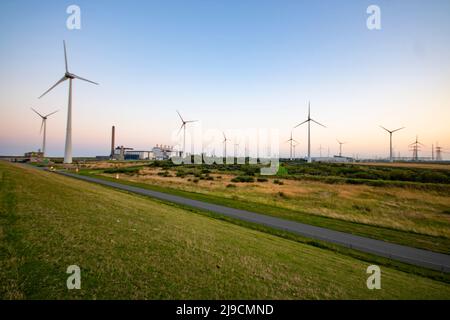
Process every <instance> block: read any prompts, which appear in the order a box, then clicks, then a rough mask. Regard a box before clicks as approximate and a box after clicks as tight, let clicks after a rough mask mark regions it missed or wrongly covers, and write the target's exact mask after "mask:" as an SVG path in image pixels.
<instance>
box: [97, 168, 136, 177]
mask: <svg viewBox="0 0 450 320" xmlns="http://www.w3.org/2000/svg"><path fill="white" fill-rule="evenodd" d="M140 169H141V168H140V167H128V168H126V167H125V168H111V169H106V170H105V171H103V172H104V173H125V174H130V175H131V174H134V173H139V170H140Z"/></svg>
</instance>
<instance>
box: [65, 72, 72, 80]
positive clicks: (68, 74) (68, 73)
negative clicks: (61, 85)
mask: <svg viewBox="0 0 450 320" xmlns="http://www.w3.org/2000/svg"><path fill="white" fill-rule="evenodd" d="M64 76H65V77H66V78H67V79H75V76H74V75H73V74H71V73H70V72H66V73H65V74H64Z"/></svg>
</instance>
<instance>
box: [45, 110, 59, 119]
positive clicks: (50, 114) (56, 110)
mask: <svg viewBox="0 0 450 320" xmlns="http://www.w3.org/2000/svg"><path fill="white" fill-rule="evenodd" d="M58 111H59V110H56V111H53V112H52V113H49V114H48V115H46V116H45V117H46V118H47V117H50V116H51V115H52V114H55V113H57V112H58Z"/></svg>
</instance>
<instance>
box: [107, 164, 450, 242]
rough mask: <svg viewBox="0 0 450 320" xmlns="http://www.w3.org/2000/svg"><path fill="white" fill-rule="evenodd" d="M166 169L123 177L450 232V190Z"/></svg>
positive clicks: (429, 232) (425, 231)
mask: <svg viewBox="0 0 450 320" xmlns="http://www.w3.org/2000/svg"><path fill="white" fill-rule="evenodd" d="M161 171H162V170H161V169H155V168H144V169H142V170H141V171H140V172H139V175H132V176H128V175H120V178H121V179H126V180H130V181H134V182H143V183H148V184H151V185H158V186H164V187H170V188H175V189H179V190H184V191H191V192H197V193H202V194H209V195H216V196H220V197H225V198H232V199H235V200H242V201H251V202H255V203H260V204H266V205H271V206H277V207H280V208H286V209H290V210H294V211H302V212H308V213H310V214H313V215H319V216H325V217H331V218H335V219H340V220H345V221H351V222H358V223H364V224H369V225H374V226H381V227H388V228H394V229H398V230H402V231H408V232H410V231H413V232H415V233H421V234H424V235H430V236H441V237H446V238H450V214H449V213H450V196H444V195H442V194H439V193H436V192H433V191H424V190H416V189H405V188H399V187H389V188H381V187H374V186H367V185H346V184H326V183H322V182H315V181H296V180H283V182H284V185H278V184H274V183H272V179H269V181H268V182H264V183H256V182H255V183H237V184H235V185H236V186H237V188H226V185H228V184H230V183H232V182H231V179H232V178H233V177H234V175H227V174H220V176H221V177H222V178H221V179H217V176H219V174H210V175H211V176H213V177H214V178H215V179H214V180H213V181H208V180H199V181H198V182H197V183H194V182H193V177H190V178H191V181H188V177H185V178H180V177H175V173H174V172H171V175H172V177H162V176H159V175H158V172H161ZM109 176H112V175H109ZM280 192H282V193H283V194H284V196H283V197H280Z"/></svg>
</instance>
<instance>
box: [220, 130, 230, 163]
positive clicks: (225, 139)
mask: <svg viewBox="0 0 450 320" xmlns="http://www.w3.org/2000/svg"><path fill="white" fill-rule="evenodd" d="M222 134H223V141H222V142H223V156H224V158H226V157H227V142H228V141H230V140H229V139H227V136H226V135H225V132H222Z"/></svg>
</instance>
